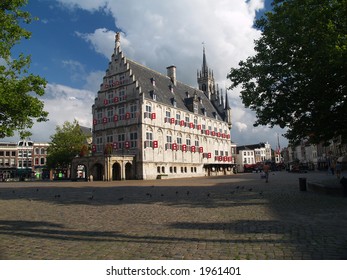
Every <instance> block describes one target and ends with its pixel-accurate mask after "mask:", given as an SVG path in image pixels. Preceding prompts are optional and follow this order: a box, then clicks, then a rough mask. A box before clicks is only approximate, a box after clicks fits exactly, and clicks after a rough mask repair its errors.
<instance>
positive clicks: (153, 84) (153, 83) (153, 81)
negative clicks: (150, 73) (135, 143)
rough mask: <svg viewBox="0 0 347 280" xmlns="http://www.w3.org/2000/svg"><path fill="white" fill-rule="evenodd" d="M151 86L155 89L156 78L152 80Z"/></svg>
mask: <svg viewBox="0 0 347 280" xmlns="http://www.w3.org/2000/svg"><path fill="white" fill-rule="evenodd" d="M151 84H152V86H154V87H155V79H154V78H151Z"/></svg>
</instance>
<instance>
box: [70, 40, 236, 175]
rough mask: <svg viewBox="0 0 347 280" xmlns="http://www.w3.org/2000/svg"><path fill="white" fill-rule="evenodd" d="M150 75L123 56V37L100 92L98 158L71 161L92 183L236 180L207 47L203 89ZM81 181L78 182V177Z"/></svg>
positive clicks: (225, 112)
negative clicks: (219, 177)
mask: <svg viewBox="0 0 347 280" xmlns="http://www.w3.org/2000/svg"><path fill="white" fill-rule="evenodd" d="M176 71H179V69H176V67H175V66H168V67H167V74H166V75H164V74H161V73H158V72H157V71H154V70H152V69H149V68H148V67H146V66H143V65H141V64H139V63H137V62H135V61H133V60H131V59H129V58H128V57H126V56H125V55H124V53H123V51H122V50H121V44H120V34H119V33H117V35H116V42H115V49H114V53H113V54H112V57H111V61H110V62H109V65H108V69H107V70H106V74H105V76H104V78H103V81H102V84H101V85H100V90H99V91H98V94H97V97H96V98H95V103H94V105H93V106H92V113H93V129H92V131H93V132H92V133H93V137H92V138H93V140H92V144H91V149H92V156H87V157H79V158H76V159H75V160H74V161H73V172H72V174H73V176H74V174H77V172H76V171H77V169H78V168H80V167H81V166H83V167H84V168H85V169H86V172H85V173H86V176H87V177H88V178H89V177H91V178H93V179H94V180H107V181H110V180H126V179H145V180H146V179H158V178H175V177H194V176H213V175H226V174H231V173H232V166H233V163H234V162H233V161H234V159H233V157H232V156H231V136H230V129H231V126H232V122H231V108H230V106H229V102H228V98H227V96H226V93H225V95H223V94H222V91H221V90H219V89H218V85H216V84H215V81H214V76H213V71H212V70H211V69H209V68H208V65H207V62H206V54H205V48H204V49H203V63H202V68H201V70H200V71H198V74H197V82H198V86H199V88H193V87H191V86H188V85H186V84H184V83H181V82H180V81H178V80H177V78H176ZM75 176H76V175H75Z"/></svg>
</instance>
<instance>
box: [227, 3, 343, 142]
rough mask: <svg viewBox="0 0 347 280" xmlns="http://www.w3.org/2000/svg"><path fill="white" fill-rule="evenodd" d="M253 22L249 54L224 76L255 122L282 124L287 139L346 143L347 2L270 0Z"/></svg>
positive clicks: (273, 124)
mask: <svg viewBox="0 0 347 280" xmlns="http://www.w3.org/2000/svg"><path fill="white" fill-rule="evenodd" d="M272 7H273V9H272V11H270V12H267V13H265V15H264V16H263V17H262V18H260V19H259V20H257V21H256V27H257V28H259V29H260V30H261V32H262V34H261V37H260V38H259V39H258V40H256V41H255V51H256V53H255V55H254V56H251V57H248V58H247V59H246V60H245V61H241V62H239V67H238V68H232V69H231V71H230V73H229V75H228V78H230V80H231V82H232V85H231V89H233V88H235V87H237V86H239V85H240V86H241V99H242V102H243V103H244V105H245V106H246V107H248V108H250V109H252V110H254V111H255V112H256V117H257V120H256V122H255V124H254V125H255V126H258V125H270V126H271V127H273V126H275V125H279V126H280V127H281V128H285V127H286V128H288V131H287V133H286V134H285V136H286V137H287V138H288V139H289V141H290V142H291V143H297V142H298V141H300V140H302V139H305V140H308V141H309V142H311V143H319V142H327V141H329V140H333V139H336V138H340V139H341V140H342V142H343V143H346V142H347V101H346V100H347V16H346V13H347V0H274V1H273V3H272Z"/></svg>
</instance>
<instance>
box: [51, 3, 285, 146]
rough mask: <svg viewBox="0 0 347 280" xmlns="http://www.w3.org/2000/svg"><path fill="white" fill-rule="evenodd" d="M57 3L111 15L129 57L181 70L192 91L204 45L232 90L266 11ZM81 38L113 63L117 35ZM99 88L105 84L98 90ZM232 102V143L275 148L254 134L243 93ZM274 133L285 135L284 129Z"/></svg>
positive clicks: (266, 136)
mask: <svg viewBox="0 0 347 280" xmlns="http://www.w3.org/2000/svg"><path fill="white" fill-rule="evenodd" d="M58 1H59V2H61V3H63V4H64V5H68V6H69V7H79V8H81V9H85V10H89V11H91V12H93V11H95V10H98V9H104V10H107V11H108V12H109V13H110V14H111V15H112V16H113V17H114V19H115V24H116V26H117V27H118V28H119V29H120V30H122V32H123V34H122V38H121V44H122V49H123V51H124V53H125V54H126V56H128V57H129V58H131V59H134V60H136V61H138V62H139V63H142V64H144V65H146V66H148V67H150V68H153V69H155V70H157V71H159V72H161V73H165V72H166V67H167V66H168V65H172V64H173V65H176V67H177V77H178V79H179V80H180V81H182V82H185V83H187V84H190V85H192V86H197V82H196V71H197V69H200V68H201V63H202V42H205V47H206V55H207V63H208V65H209V67H210V68H211V69H213V71H214V77H215V79H216V81H217V82H218V83H219V86H220V88H223V89H224V88H225V87H228V86H229V85H230V81H229V80H228V79H226V76H227V74H228V72H229V70H230V68H231V67H237V66H238V62H239V61H240V60H244V59H246V58H247V57H248V56H250V55H253V54H254V50H253V47H254V40H255V39H257V38H259V36H260V31H258V30H255V29H254V27H253V23H254V18H255V12H256V11H257V10H259V9H262V8H263V7H264V0H250V1H244V0H215V1H210V0H190V1H186V0H176V1H160V0H147V1H138V0H117V1H107V0H95V1H93V0H88V1H85V0H58ZM76 34H77V35H78V36H80V37H81V38H83V39H84V40H85V41H87V42H88V43H89V44H90V45H91V46H92V48H93V49H94V50H95V51H96V52H97V53H100V54H102V55H104V56H105V57H107V58H110V57H111V55H112V52H113V49H114V34H115V32H114V31H111V30H107V29H105V28H104V27H102V26H101V27H100V28H98V29H96V30H95V31H94V32H92V33H87V34H82V33H76ZM95 77H98V76H94V78H95ZM100 77H101V74H100ZM90 78H92V77H90ZM100 83H101V79H100V81H99V82H98V83H97V84H98V85H99V84H100ZM230 101H231V103H232V109H233V118H234V128H233V130H232V135H233V141H235V142H237V143H239V144H249V143H258V142H266V141H269V142H270V143H271V144H272V145H274V144H273V143H275V142H276V137H274V138H273V135H272V134H273V133H269V129H268V128H266V127H258V128H256V129H254V128H253V123H254V121H255V114H254V112H252V111H250V110H248V109H245V108H244V106H243V105H242V103H241V101H240V98H239V90H235V91H234V92H233V93H231V94H230ZM273 131H276V132H278V131H279V132H280V133H283V132H282V131H281V130H280V129H277V130H273ZM275 134H276V133H275ZM270 138H273V139H270Z"/></svg>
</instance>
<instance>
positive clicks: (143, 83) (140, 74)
mask: <svg viewBox="0 0 347 280" xmlns="http://www.w3.org/2000/svg"><path fill="white" fill-rule="evenodd" d="M127 62H128V63H129V66H130V69H131V70H132V74H133V75H134V76H135V80H137V81H138V82H139V86H140V87H141V90H142V92H144V95H145V98H146V99H149V100H153V98H152V95H151V94H152V91H155V93H156V96H157V99H156V100H157V102H160V103H164V104H166V105H169V106H172V107H173V99H175V101H176V108H179V109H181V110H185V111H190V112H192V113H193V111H192V110H189V103H190V104H192V98H193V97H194V94H196V96H197V98H198V102H197V104H198V114H199V115H204V113H203V108H205V110H206V116H207V117H210V118H214V119H215V114H217V119H218V120H223V116H222V115H221V114H220V113H219V112H218V111H217V110H216V108H215V107H214V106H213V104H212V103H211V101H210V100H209V99H208V98H207V96H206V95H205V94H204V93H203V91H201V90H199V89H197V88H193V87H191V86H188V85H185V84H183V83H181V82H179V81H176V85H173V83H172V81H171V79H170V78H169V77H168V76H166V75H163V74H161V73H159V72H156V71H154V70H152V69H150V68H147V67H145V66H143V65H141V64H138V63H137V62H135V61H132V60H130V59H128V58H127ZM153 78H154V80H155V86H153V84H152V81H151V79H153ZM170 86H172V87H173V93H172V92H171V90H170ZM187 92H188V93H189V97H190V98H187V94H186V93H187ZM200 100H202V103H200Z"/></svg>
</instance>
